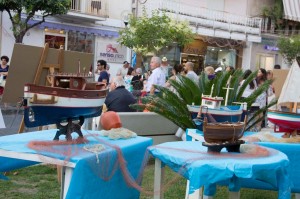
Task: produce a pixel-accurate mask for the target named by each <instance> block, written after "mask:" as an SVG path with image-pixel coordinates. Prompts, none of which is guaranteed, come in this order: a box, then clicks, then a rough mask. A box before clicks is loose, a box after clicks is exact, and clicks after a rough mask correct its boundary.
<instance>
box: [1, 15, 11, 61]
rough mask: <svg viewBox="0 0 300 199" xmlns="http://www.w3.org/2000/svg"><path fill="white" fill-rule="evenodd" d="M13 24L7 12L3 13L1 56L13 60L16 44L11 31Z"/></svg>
mask: <svg viewBox="0 0 300 199" xmlns="http://www.w3.org/2000/svg"><path fill="white" fill-rule="evenodd" d="M11 27H12V24H11V21H10V19H9V16H8V14H7V12H3V15H2V28H1V31H2V38H1V39H0V40H1V44H0V45H1V55H6V56H8V57H9V58H11V55H12V52H13V47H14V44H15V38H14V36H13V32H12V30H11Z"/></svg>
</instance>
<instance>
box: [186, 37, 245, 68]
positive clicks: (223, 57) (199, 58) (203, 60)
mask: <svg viewBox="0 0 300 199" xmlns="http://www.w3.org/2000/svg"><path fill="white" fill-rule="evenodd" d="M242 46H243V43H239V42H236V41H234V40H228V39H227V40H226V43H225V39H220V38H208V37H200V36H199V38H197V39H195V40H194V41H193V42H192V43H191V44H189V45H187V46H185V48H184V49H183V51H182V53H181V63H182V64H183V65H184V64H185V63H186V62H193V63H194V70H195V72H196V73H200V72H201V71H203V69H204V68H205V67H206V66H213V67H214V68H217V67H219V66H222V68H223V69H225V68H226V66H233V67H234V68H239V67H241V64H242V59H241V57H242V56H241V54H242V52H243V50H242Z"/></svg>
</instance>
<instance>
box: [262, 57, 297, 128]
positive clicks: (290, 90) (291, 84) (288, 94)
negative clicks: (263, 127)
mask: <svg viewBox="0 0 300 199" xmlns="http://www.w3.org/2000/svg"><path fill="white" fill-rule="evenodd" d="M299 85H300V67H299V64H298V62H297V61H294V63H293V65H292V67H291V69H290V71H289V73H288V76H287V77H286V80H285V82H284V85H283V87H282V90H281V93H280V97H279V99H278V105H281V104H283V103H294V109H293V112H284V111H278V110H276V111H272V110H268V119H269V121H270V122H272V123H274V124H275V126H274V131H275V132H286V133H292V132H295V133H296V132H297V131H298V130H300V114H299V113H297V103H299V102H300V88H299Z"/></svg>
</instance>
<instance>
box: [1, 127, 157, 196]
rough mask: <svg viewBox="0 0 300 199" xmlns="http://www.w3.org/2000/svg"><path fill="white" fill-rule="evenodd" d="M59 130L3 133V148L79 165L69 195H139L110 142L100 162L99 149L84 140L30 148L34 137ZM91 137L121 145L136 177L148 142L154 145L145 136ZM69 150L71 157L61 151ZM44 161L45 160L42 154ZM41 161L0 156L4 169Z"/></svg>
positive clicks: (94, 141)
mask: <svg viewBox="0 0 300 199" xmlns="http://www.w3.org/2000/svg"><path fill="white" fill-rule="evenodd" d="M55 132H56V130H46V131H37V132H31V133H23V134H16V135H10V136H3V137H0V149H3V150H7V151H15V152H22V153H28V154H37V153H39V154H42V155H45V156H47V157H53V158H56V159H60V160H66V161H70V162H73V163H75V164H76V166H75V168H74V171H73V176H72V179H71V183H70V187H69V190H68V193H67V196H66V198H69V199H76V198H81V199H82V198H87V199H94V198H95V199H98V198H109V199H114V198H115V199H120V198H124V199H125V198H128V199H134V198H139V191H137V190H136V189H134V188H132V187H129V186H128V185H127V183H126V181H125V180H124V174H123V173H122V172H121V169H120V165H119V164H115V163H116V159H117V152H116V150H115V149H114V148H112V147H109V146H108V145H106V144H104V146H105V147H106V149H105V151H102V152H101V153H100V154H99V155H98V157H99V160H100V162H99V163H97V158H96V154H95V153H91V152H88V151H85V150H83V149H82V147H83V146H84V144H76V145H68V146H55V147H54V148H53V149H54V150H53V151H49V150H45V151H43V150H41V151H38V152H37V151H35V150H32V149H31V148H28V146H27V145H28V143H29V142H31V141H43V140H44V141H50V140H52V139H53V137H54V135H55ZM97 133H99V132H97V131H84V132H83V134H84V135H89V134H97ZM87 139H88V140H89V143H88V145H94V144H99V143H101V144H103V143H108V144H109V145H114V146H118V147H119V148H120V149H121V153H122V155H123V157H124V159H125V165H126V168H127V170H128V172H129V176H132V178H134V179H136V178H138V177H139V174H141V173H140V172H141V169H142V163H143V161H144V158H145V152H146V149H147V147H148V146H150V145H152V139H151V138H145V137H136V138H131V139H126V140H109V139H108V138H106V137H102V136H97V135H96V136H88V137H87ZM66 150H70V153H67V154H69V155H68V157H66V155H64V154H61V153H60V151H66ZM40 162H43V159H42V158H41V161H40ZM37 163H39V162H31V161H24V160H19V159H12V158H3V157H0V172H4V171H10V170H13V169H17V168H22V167H26V166H29V165H33V164H37ZM117 163H118V162H117ZM113 171H115V172H113ZM110 175H112V176H110Z"/></svg>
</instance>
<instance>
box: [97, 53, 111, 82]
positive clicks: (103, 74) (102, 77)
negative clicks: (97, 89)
mask: <svg viewBox="0 0 300 199" xmlns="http://www.w3.org/2000/svg"><path fill="white" fill-rule="evenodd" d="M106 65H107V63H106V61H104V60H102V59H101V60H98V61H97V66H98V68H99V70H100V74H99V78H98V82H102V83H106V85H108V84H109V74H108V73H107V71H106Z"/></svg>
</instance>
